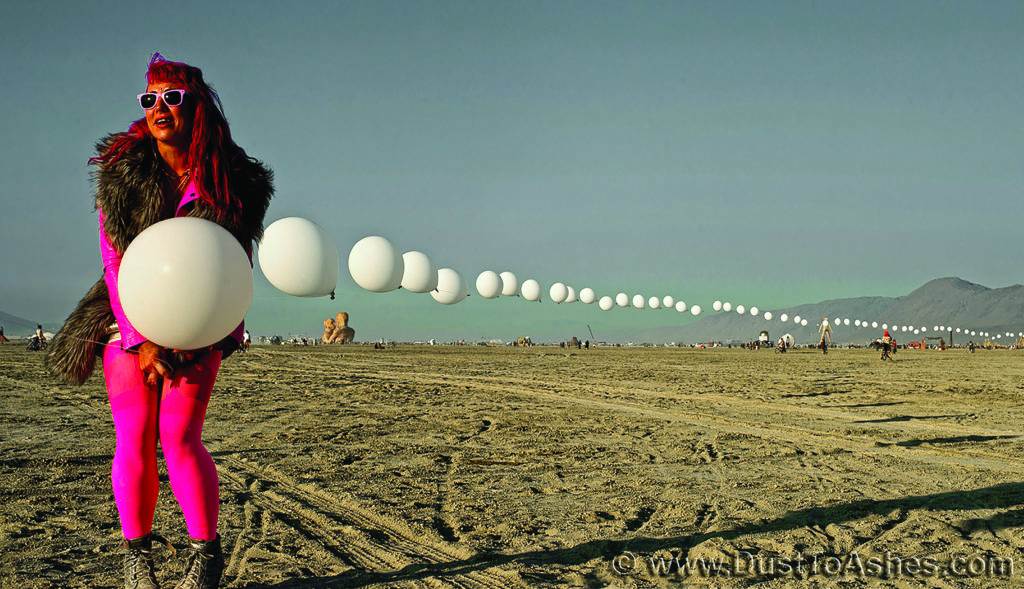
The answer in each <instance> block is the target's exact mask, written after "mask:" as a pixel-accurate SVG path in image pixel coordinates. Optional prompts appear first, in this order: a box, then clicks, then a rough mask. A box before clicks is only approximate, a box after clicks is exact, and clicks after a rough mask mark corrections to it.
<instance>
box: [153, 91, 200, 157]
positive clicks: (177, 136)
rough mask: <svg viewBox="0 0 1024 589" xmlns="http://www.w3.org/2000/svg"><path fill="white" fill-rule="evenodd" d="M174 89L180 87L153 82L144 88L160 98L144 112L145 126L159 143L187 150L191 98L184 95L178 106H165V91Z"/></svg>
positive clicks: (189, 141) (190, 118)
mask: <svg viewBox="0 0 1024 589" xmlns="http://www.w3.org/2000/svg"><path fill="white" fill-rule="evenodd" d="M175 88H180V85H177V84H172V83H169V82H154V83H152V84H149V85H148V86H147V87H146V92H156V93H157V95H159V96H160V98H159V99H158V100H157V101H156V106H154V107H153V108H151V109H149V110H147V111H146V124H147V125H149V132H150V133H151V134H152V135H153V137H154V138H155V139H156V140H157V141H159V142H160V143H166V144H169V145H173V146H175V147H178V148H181V149H188V146H189V143H191V141H192V111H191V109H190V108H189V104H190V103H189V100H191V97H190V96H189V95H188V94H187V93H186V94H185V100H184V101H183V102H182V103H181V104H180V105H178V106H167V105H166V104H165V103H164V99H163V92H164V91H165V90H173V89H175Z"/></svg>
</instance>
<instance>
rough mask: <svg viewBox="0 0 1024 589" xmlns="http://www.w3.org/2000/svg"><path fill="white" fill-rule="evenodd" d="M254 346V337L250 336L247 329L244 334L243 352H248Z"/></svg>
mask: <svg viewBox="0 0 1024 589" xmlns="http://www.w3.org/2000/svg"><path fill="white" fill-rule="evenodd" d="M251 345H252V336H250V335H249V330H248V329H246V330H245V331H243V332H242V348H241V351H243V352H244V351H247V350H248V349H249V346H251Z"/></svg>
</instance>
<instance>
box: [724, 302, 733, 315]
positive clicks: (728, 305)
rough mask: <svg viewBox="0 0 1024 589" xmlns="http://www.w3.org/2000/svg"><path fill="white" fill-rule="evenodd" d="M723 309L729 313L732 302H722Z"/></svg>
mask: <svg viewBox="0 0 1024 589" xmlns="http://www.w3.org/2000/svg"><path fill="white" fill-rule="evenodd" d="M722 310H723V311H725V312H726V313H728V312H729V311H732V303H730V302H728V301H726V302H724V303H722Z"/></svg>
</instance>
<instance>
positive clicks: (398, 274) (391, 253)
mask: <svg viewBox="0 0 1024 589" xmlns="http://www.w3.org/2000/svg"><path fill="white" fill-rule="evenodd" d="M348 272H349V274H351V275H352V280H355V281H356V284H358V285H359V286H361V287H363V288H365V289H366V290H368V291H371V292H388V291H392V290H395V289H396V288H398V287H399V286H401V285H402V274H403V273H404V272H405V262H403V261H402V254H401V253H399V251H398V248H396V247H395V246H394V245H392V243H391V242H390V241H388V240H387V239H385V238H383V237H380V236H379V235H371V236H369V237H364V238H362V239H360V240H359V241H357V242H356V244H355V245H354V246H352V251H350V252H349V254H348ZM439 280H440V278H439Z"/></svg>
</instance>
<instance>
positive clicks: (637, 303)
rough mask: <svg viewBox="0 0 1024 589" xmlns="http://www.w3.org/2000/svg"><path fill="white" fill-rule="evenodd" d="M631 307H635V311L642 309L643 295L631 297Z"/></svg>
mask: <svg viewBox="0 0 1024 589" xmlns="http://www.w3.org/2000/svg"><path fill="white" fill-rule="evenodd" d="M633 307H635V308H637V309H643V308H644V295H642V294H638V295H633Z"/></svg>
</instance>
